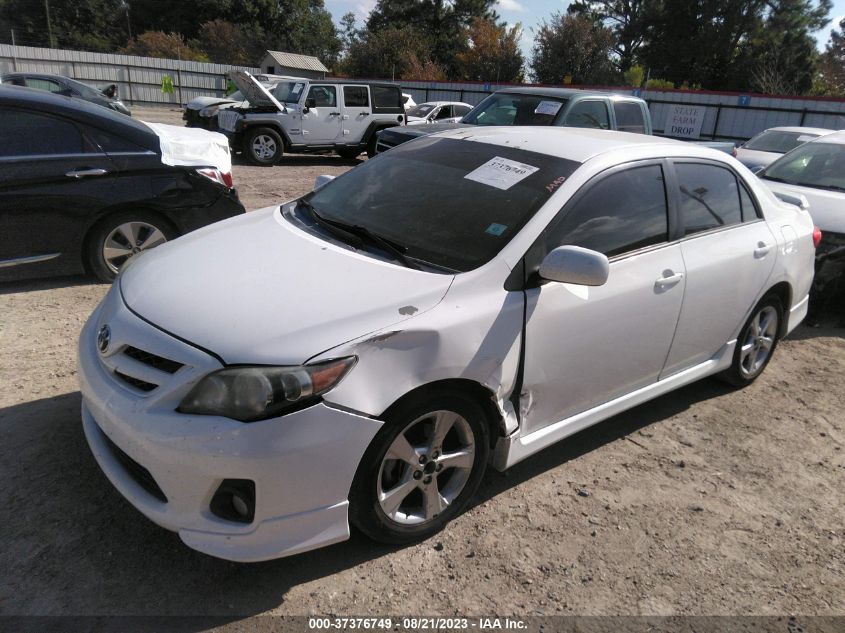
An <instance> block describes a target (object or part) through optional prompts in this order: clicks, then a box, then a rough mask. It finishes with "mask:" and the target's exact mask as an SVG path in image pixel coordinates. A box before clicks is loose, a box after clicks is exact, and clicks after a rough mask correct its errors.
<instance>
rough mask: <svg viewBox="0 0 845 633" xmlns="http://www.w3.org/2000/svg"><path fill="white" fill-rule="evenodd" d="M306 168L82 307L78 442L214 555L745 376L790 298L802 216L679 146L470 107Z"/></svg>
mask: <svg viewBox="0 0 845 633" xmlns="http://www.w3.org/2000/svg"><path fill="white" fill-rule="evenodd" d="M421 174H424V175H425V177H423V178H421V177H420V176H421ZM319 180H320V182H319V183H318V187H317V188H316V190H315V191H314V192H312V193H309V194H307V195H306V196H304V197H302V198H300V199H298V200H294V201H291V202H288V203H285V204H282V205H281V206H277V207H271V208H267V209H264V210H260V211H255V212H253V213H249V214H247V215H245V216H243V217H240V218H237V219H233V220H229V221H225V222H220V223H217V224H215V225H212V226H210V227H207V228H205V229H200V230H199V231H196V232H194V233H191V234H189V235H186V236H184V237H182V238H180V239H178V240H176V241H174V242H168V243H167V244H164V245H162V246H160V247H159V248H156V249H154V250H153V251H150V252H149V253H145V254H143V255H142V256H141V257H139V258H135V259H134V260H133V262H134V263H133V264H131V265H130V266H129V267H128V268H127V269H125V270H124V271H123V272H122V274H121V275H120V277H119V279H118V280H117V281H116V282H115V284H114V286H113V287H112V289H111V290H110V292H109V293H108V295H107V296H106V297H105V298H104V299H103V301H102V303H101V304H100V306H99V307H98V308H97V309H96V311H95V312H94V313H93V314H92V315H91V318H90V319H89V320H88V322H87V324H86V325H85V327H84V329H83V331H82V335H81V340H80V345H79V367H80V372H79V373H80V381H81V391H82V419H83V424H84V429H85V434H86V436H87V439H88V442H89V444H90V446H91V449H92V451H93V453H94V455H95V457H96V459H97V461H98V462H99V464H100V466H101V467H102V469H103V470H104V471H105V473H106V475H107V476H108V477H109V479H110V480H111V481H112V483H113V484H114V485H115V486H116V487H117V488H118V490H119V491H120V492H121V493H122V494H123V495H124V496H125V497H126V498H127V499H129V501H130V502H131V503H132V504H133V505H135V507H137V508H138V509H139V510H140V511H141V512H142V513H144V514H145V515H146V516H147V517H149V518H150V519H152V520H153V521H155V522H156V523H158V524H159V525H161V526H164V527H166V528H168V529H171V530H175V531H178V533H179V535H180V537H181V538H182V540H183V541H184V542H185V543H186V544H187V545H189V546H190V547H193V548H195V549H197V550H200V551H203V552H206V553H208V554H211V555H214V556H219V557H222V558H226V559H231V560H237V561H254V560H263V559H269V558H274V557H279V556H285V555H289V554H293V553H296V552H301V551H305V550H309V549H313V548H316V547H320V546H323V545H328V544H329V543H335V542H337V541H342V540H344V539H346V538H348V536H349V522H350V521H351V522H352V523H354V524H355V525H357V526H358V527H359V528H360V529H361V530H362V531H363V532H365V533H366V534H368V535H370V536H371V537H373V538H376V539H379V540H382V541H386V542H391V543H406V542H409V541H413V540H417V539H421V538H425V537H427V536H429V535H431V534H433V533H434V532H436V531H437V530H439V529H440V528H442V527H443V526H444V525H445V524H446V523H447V522H448V521H449V520H450V519H452V518H454V517H455V516H456V515H457V514H458V513H460V512H461V510H462V509H463V508H464V507H465V506H466V504H467V502H468V501H469V499H470V498H471V497H472V495H473V494H474V492H475V490H476V488H477V487H478V485H479V482H480V481H481V479H482V476H483V474H484V470H485V467H486V466H487V464H488V461H489V462H490V463H492V465H493V466H494V467H496V468H498V469H505V468H507V467H509V466H511V465H513V464H515V463H517V462H519V461H520V460H522V459H524V458H526V457H528V456H529V455H531V454H533V453H536V452H537V451H539V450H541V449H543V448H545V447H547V446H549V445H550V444H553V443H554V442H557V441H559V440H562V439H563V438H565V437H567V436H569V435H572V434H573V433H575V432H577V431H579V430H581V429H584V428H586V427H588V426H590V425H592V424H595V423H597V422H599V421H600V420H603V419H605V418H608V417H610V416H612V415H614V414H616V413H619V412H620V411H623V410H625V409H628V408H630V407H633V406H635V405H637V404H640V403H642V402H645V401H647V400H649V399H651V398H654V397H656V396H659V395H661V394H664V393H666V392H668V391H671V390H673V389H676V388H678V387H680V386H682V385H686V384H688V383H691V382H693V381H695V380H698V379H700V378H703V377H705V376H709V375H712V374H717V373H719V374H722V375H723V376H724V377H725V378H726V379H727V380H729V381H730V382H732V383H733V384H736V385H747V384H749V383H751V382H752V381H753V380H754V379H755V378H757V377H758V376H759V375H760V373H761V372H762V371H763V369H764V368H765V367H766V364H767V363H768V362H769V360H770V359H771V358H772V353H773V352H774V350H775V346H776V344H777V342H778V339H779V338H780V337H782V336H784V335H785V334H786V333H788V332H789V331H790V330H792V329H793V328H794V327H795V326H796V325H797V324H798V323H799V322H800V321H801V320H802V318H803V317H804V315H805V312H806V309H807V293H808V291H809V288H810V284H811V282H812V278H813V258H814V245H813V225H812V222H811V220H810V217H809V215H808V214H807V213H806V212H804V211H802V210H801V209H800V208H799V207H797V206H793V205H789V204H786V203H783V202H781V201H779V200H778V199H777V198H775V196H774V195H773V194H772V193H771V192H770V191H769V190H768V189H767V188H766V187H765V186H764V185H763V184H762V183H761V182H760V181H759V180H758V179H757V178H755V177H753V176H752V174H751V173H750V172H749V171H748V170H747V169H745V168H744V167H742V166H741V165H740V164H739V163H737V162H736V161H734V160H733V159H732V158H731V157H729V156H726V155H725V154H723V153H720V152H716V151H713V150H709V149H704V148H699V147H696V146H695V145H692V144H689V143H682V142H677V141H671V140H667V139H661V138H656V137H649V136H644V135H639V134H628V133H620V132H610V131H603V130H591V129H572V128H548V127H543V128H514V127H509V128H495V127H486V128H483V129H472V130H466V129H461V130H452V131H448V132H444V133H440V134H436V135H431V136H427V137H425V138H423V139H420V140H417V141H413V142H409V143H406V144H403V145H401V146H399V147H397V148H396V149H394V150H392V151H390V152H389V153H386V154H384V155H382V156H379V157H377V158H375V159H373V160H371V161H367V162H365V163H363V164H362V165H359V166H357V167H356V168H354V169H352V170H350V171H349V172H347V173H345V174H343V175H342V176H340V177H338V178H336V179H334V180H331V179H330V177H321V178H320V179H319ZM326 181H328V182H327V183H326ZM431 183H436V184H437V186H436V187H432V186H431ZM319 185H321V186H319ZM726 280H729V282H730V283H726Z"/></svg>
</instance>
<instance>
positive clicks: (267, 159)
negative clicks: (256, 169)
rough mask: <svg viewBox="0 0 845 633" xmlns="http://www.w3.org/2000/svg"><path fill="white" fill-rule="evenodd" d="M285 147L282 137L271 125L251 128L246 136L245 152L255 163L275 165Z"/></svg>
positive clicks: (265, 165) (264, 165)
mask: <svg viewBox="0 0 845 633" xmlns="http://www.w3.org/2000/svg"><path fill="white" fill-rule="evenodd" d="M284 147H285V144H284V141H283V140H282V137H281V136H280V135H279V133H278V132H276V130H273V129H271V128H269V127H258V128H255V129H254V130H249V131H248V132H247V133H246V135H245V136H244V145H243V152H244V154H246V157H247V159H248V160H249V162H250V163H252V164H253V165H259V166H261V167H267V166H270V165H275V164H276V163H278V162H279V160H280V159H281V158H282V155H283V154H284Z"/></svg>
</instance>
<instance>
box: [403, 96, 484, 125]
mask: <svg viewBox="0 0 845 633" xmlns="http://www.w3.org/2000/svg"><path fill="white" fill-rule="evenodd" d="M470 110H472V106H471V105H470V104H468V103H462V102H460V101H427V102H425V103H421V104H419V105H418V106H415V107H413V108H411V109H410V110H408V112H407V115H408V125H424V124H426V123H456V122H458V121H460V120H461V119H462V118H463V117H464V115H465V114H468V113H469V111H470Z"/></svg>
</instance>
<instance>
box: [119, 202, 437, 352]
mask: <svg viewBox="0 0 845 633" xmlns="http://www.w3.org/2000/svg"><path fill="white" fill-rule="evenodd" d="M453 278H454V277H453V276H452V275H441V274H436V273H428V272H423V271H419V270H413V269H410V268H405V267H402V266H400V265H396V264H394V263H391V262H385V261H382V260H379V259H374V258H373V257H371V256H368V255H366V254H360V253H357V252H354V251H350V250H348V249H346V248H343V247H341V246H338V245H335V244H332V243H330V242H326V241H324V240H322V239H320V238H318V237H316V236H313V235H311V234H309V233H306V232H305V231H303V230H300V229H299V228H297V227H295V226H293V225H292V224H290V222H288V221H287V220H285V219H284V218H282V217H281V214H280V213H279V209H278V207H273V208H268V209H261V210H259V211H253V212H252V213H248V214H246V215H242V216H238V217H235V218H232V219H230V220H225V221H222V222H217V223H215V224H212V225H210V226H207V227H205V228H203V229H200V230H198V231H194V232H192V233H189V234H187V235H185V236H184V237H181V238H179V239H178V240H175V241H173V242H169V243H167V244H164V245H162V246H160V247H158V248H156V249H153V250H151V251H149V252H146V253H144V254H143V256H141V257H139V259H138V260H137V261H136V262H134V263H133V264H132V265H131V266H130V267H129V268H128V270H126V271H125V272H124V273H123V274H122V275H121V277H120V289H121V292H122V295H123V298H124V301H125V302H126V304H127V305H128V306H129V308H130V309H131V310H132V311H133V312H135V313H136V314H138V315H139V316H141V317H142V318H144V319H146V320H147V321H149V322H150V323H152V324H154V325H156V326H158V327H160V328H161V329H163V330H165V331H167V332H169V333H171V334H174V335H176V336H178V337H180V338H182V339H184V340H186V341H189V342H191V343H193V344H195V345H197V346H199V347H202V348H204V349H206V350H209V351H211V352H213V353H215V354H217V355H218V356H220V357H221V358H222V359H223V360H224V362H225V363H227V364H237V363H247V364H250V363H251V364H277V365H284V364H300V363H303V362H305V361H306V360H308V359H309V358H311V357H312V356H314V355H315V354H319V353H321V352H323V351H326V350H328V349H330V348H332V347H335V346H337V345H339V344H341V343H345V342H347V341H350V340H352V339H355V338H358V337H360V336H364V335H366V334H369V333H371V332H374V331H376V330H380V329H382V328H386V327H390V326H395V325H396V324H398V323H401V322H402V321H404V320H406V319H409V318H410V317H412V316H414V315H415V314H420V313H422V312H425V311H426V310H429V309H431V308H433V307H434V306H436V305H437V304H438V303H439V302H440V300H441V299H442V298H443V296H444V295H445V294H446V291H447V290H448V289H449V286H450V284H451V282H452V279H453Z"/></svg>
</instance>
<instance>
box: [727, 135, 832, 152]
mask: <svg viewBox="0 0 845 633" xmlns="http://www.w3.org/2000/svg"><path fill="white" fill-rule="evenodd" d="M814 138H818V134H813V133H812V132H810V133H807V132H781V131H777V130H766V131H765V132H763V133H761V134H758V135H757V136H755V137H754V138H752V139H751V140H750V141H748V142H747V143H746V144H745V145H743V148H745V149H751V150H755V151H757V152H774V153H776V154H786V153H787V152H788V151H790V150H793V149H795V148H796V147H798V146H799V145H802V144H804V143H806V142H807V141H812V140H813V139H814Z"/></svg>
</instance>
